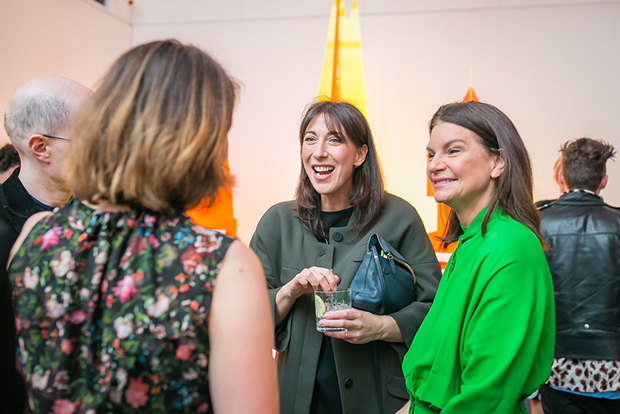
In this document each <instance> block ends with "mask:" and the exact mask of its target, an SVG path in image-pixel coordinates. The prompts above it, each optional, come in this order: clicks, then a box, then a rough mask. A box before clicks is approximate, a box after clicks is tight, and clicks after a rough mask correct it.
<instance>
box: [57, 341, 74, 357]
mask: <svg viewBox="0 0 620 414" xmlns="http://www.w3.org/2000/svg"><path fill="white" fill-rule="evenodd" d="M71 351H73V344H72V343H71V341H70V340H68V339H66V338H65V339H63V340H62V342H60V353H61V354H65V355H69V354H70V353H71Z"/></svg>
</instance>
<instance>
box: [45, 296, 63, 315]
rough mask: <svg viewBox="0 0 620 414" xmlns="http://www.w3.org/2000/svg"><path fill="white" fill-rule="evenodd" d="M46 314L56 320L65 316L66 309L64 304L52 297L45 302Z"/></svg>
mask: <svg viewBox="0 0 620 414" xmlns="http://www.w3.org/2000/svg"><path fill="white" fill-rule="evenodd" d="M45 309H46V310H47V312H46V314H47V316H48V317H50V318H53V319H56V318H60V317H61V316H62V315H64V314H65V307H64V306H63V304H62V303H58V301H57V300H56V298H55V297H51V298H49V299H48V300H47V302H45Z"/></svg>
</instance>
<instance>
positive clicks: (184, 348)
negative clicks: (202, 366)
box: [174, 344, 196, 361]
mask: <svg viewBox="0 0 620 414" xmlns="http://www.w3.org/2000/svg"><path fill="white" fill-rule="evenodd" d="M194 348H196V345H194V344H191V345H179V347H178V348H177V354H176V356H175V357H174V359H179V360H181V361H187V360H188V359H189V358H190V357H191V356H192V351H193V350H194Z"/></svg>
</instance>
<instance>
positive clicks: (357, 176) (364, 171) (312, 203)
mask: <svg viewBox="0 0 620 414" xmlns="http://www.w3.org/2000/svg"><path fill="white" fill-rule="evenodd" d="M319 115H323V116H324V117H325V123H326V124H327V128H328V130H329V132H331V133H332V134H334V135H335V136H337V137H339V138H341V139H344V140H349V141H351V142H352V143H353V144H354V145H355V146H356V147H358V148H360V147H362V146H363V145H366V146H367V147H368V153H367V154H366V159H365V160H364V162H363V163H362V165H360V166H359V167H357V168H356V169H355V170H354V171H353V188H352V190H351V193H350V194H349V203H350V204H351V205H352V206H353V219H354V222H355V227H356V228H358V229H362V228H364V227H365V226H366V225H367V224H368V223H370V222H371V221H372V220H373V219H374V218H375V216H376V215H377V214H378V213H379V210H380V209H381V206H382V204H383V199H384V189H383V177H382V174H381V167H380V166H379V158H378V157H377V151H376V149H375V144H374V140H373V138H372V133H371V131H370V126H369V125H368V121H366V118H365V117H364V115H363V114H362V113H361V112H360V110H359V109H357V108H356V107H355V106H353V105H351V104H350V103H347V102H330V101H319V102H315V103H313V104H311V105H309V106H308V107H307V108H306V111H305V114H304V116H303V119H302V121H301V125H300V126H299V142H300V145H303V140H304V134H305V133H306V130H307V129H308V125H310V123H311V122H312V120H313V119H314V118H315V117H317V116H319ZM295 199H296V201H297V216H298V218H299V221H300V222H301V223H302V225H304V226H305V227H307V228H308V229H309V230H310V231H311V232H312V233H313V234H314V235H315V236H316V237H319V238H327V237H328V235H327V232H326V231H325V229H324V227H323V221H322V220H321V195H320V194H319V193H318V192H317V191H316V190H315V189H314V187H313V186H312V183H311V182H310V178H309V177H308V174H306V170H305V169H304V165H303V160H302V163H301V173H300V176H299V182H298V184H297V191H296V192H295Z"/></svg>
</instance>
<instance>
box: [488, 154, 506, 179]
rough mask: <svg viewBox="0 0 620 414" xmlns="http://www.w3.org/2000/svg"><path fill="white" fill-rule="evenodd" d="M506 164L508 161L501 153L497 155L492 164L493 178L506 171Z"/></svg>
mask: <svg viewBox="0 0 620 414" xmlns="http://www.w3.org/2000/svg"><path fill="white" fill-rule="evenodd" d="M505 166H506V163H505V162H504V159H503V158H502V157H501V155H496V156H495V160H494V161H493V165H491V178H499V176H500V175H502V173H503V172H504V167H505Z"/></svg>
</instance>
